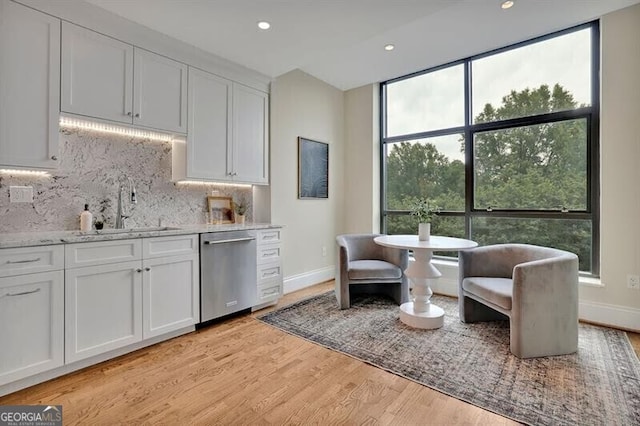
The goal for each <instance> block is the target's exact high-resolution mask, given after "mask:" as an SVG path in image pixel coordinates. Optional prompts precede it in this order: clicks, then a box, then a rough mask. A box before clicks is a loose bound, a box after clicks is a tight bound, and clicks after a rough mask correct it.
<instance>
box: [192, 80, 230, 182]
mask: <svg viewBox="0 0 640 426" xmlns="http://www.w3.org/2000/svg"><path fill="white" fill-rule="evenodd" d="M231 89H232V83H231V81H229V80H226V79H224V78H220V77H217V76H215V75H213V74H210V73H208V72H204V71H200V70H198V69H195V68H189V129H188V131H187V147H186V149H187V164H186V169H187V177H189V178H194V179H212V180H228V178H229V174H230V170H228V169H227V163H228V162H229V160H230V159H231V152H230V151H229V150H228V149H227V145H228V141H229V139H230V136H231Z"/></svg>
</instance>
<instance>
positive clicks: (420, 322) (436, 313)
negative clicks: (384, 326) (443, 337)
mask: <svg viewBox="0 0 640 426" xmlns="http://www.w3.org/2000/svg"><path fill="white" fill-rule="evenodd" d="M400 321H402V322H403V323H405V324H407V325H408V326H409V327H414V328H422V329H425V330H431V329H434V328H440V327H442V326H443V325H444V310H442V308H440V307H438V306H436V305H433V304H429V309H428V310H427V312H416V311H415V310H414V306H413V302H407V303H403V304H402V305H401V306H400Z"/></svg>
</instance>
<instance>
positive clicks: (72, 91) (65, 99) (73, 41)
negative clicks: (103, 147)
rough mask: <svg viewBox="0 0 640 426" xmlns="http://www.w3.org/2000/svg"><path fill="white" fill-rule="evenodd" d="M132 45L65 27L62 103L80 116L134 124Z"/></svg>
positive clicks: (73, 27) (64, 25) (63, 109)
mask: <svg viewBox="0 0 640 426" xmlns="http://www.w3.org/2000/svg"><path fill="white" fill-rule="evenodd" d="M132 88H133V46H131V45H129V44H126V43H122V42H121V41H118V40H115V39H113V38H111V37H105V36H103V35H101V34H98V33H96V32H93V31H89V30H87V29H84V28H81V27H78V26H76V25H73V24H70V23H68V22H63V24H62V102H61V104H60V109H61V110H62V111H64V112H69V113H73V114H78V115H86V116H89V117H98V118H102V119H105V120H110V121H117V122H121V123H129V124H131V123H132V115H133V107H132V102H133V97H132V93H133V92H132Z"/></svg>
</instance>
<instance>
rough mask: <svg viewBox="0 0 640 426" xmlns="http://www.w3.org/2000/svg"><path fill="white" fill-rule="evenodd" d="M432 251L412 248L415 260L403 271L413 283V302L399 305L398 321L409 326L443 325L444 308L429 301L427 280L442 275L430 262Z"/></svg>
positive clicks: (430, 326) (429, 294)
mask: <svg viewBox="0 0 640 426" xmlns="http://www.w3.org/2000/svg"><path fill="white" fill-rule="evenodd" d="M432 256H433V253H432V252H431V251H429V250H414V251H413V257H414V258H415V261H413V262H411V263H410V264H409V267H408V268H407V270H406V271H405V274H406V275H407V277H408V278H409V279H410V280H411V282H412V283H413V290H412V296H413V302H407V303H403V304H402V305H401V306H400V321H402V322H403V323H405V324H407V325H408V326H410V327H415V328H423V329H434V328H440V327H442V326H443V325H444V310H443V309H442V308H440V307H438V306H436V305H434V304H432V303H431V296H432V295H433V291H431V287H430V286H429V280H432V279H437V278H440V277H441V276H442V274H441V273H440V271H438V270H437V269H436V267H435V266H433V264H432V263H431V258H432Z"/></svg>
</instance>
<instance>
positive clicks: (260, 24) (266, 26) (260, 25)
mask: <svg viewBox="0 0 640 426" xmlns="http://www.w3.org/2000/svg"><path fill="white" fill-rule="evenodd" d="M258 28H260V29H261V30H268V29H269V28H271V24H270V23H268V22H267V21H259V22H258Z"/></svg>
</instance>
